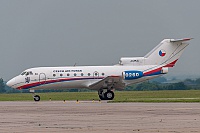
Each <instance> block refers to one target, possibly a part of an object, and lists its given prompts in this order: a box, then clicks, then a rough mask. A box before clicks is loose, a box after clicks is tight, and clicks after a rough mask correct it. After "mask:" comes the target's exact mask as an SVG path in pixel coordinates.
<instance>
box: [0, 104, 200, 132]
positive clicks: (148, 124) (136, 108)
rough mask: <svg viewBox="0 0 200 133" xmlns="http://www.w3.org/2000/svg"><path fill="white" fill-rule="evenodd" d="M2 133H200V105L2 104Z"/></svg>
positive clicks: (0, 124)
mask: <svg viewBox="0 0 200 133" xmlns="http://www.w3.org/2000/svg"><path fill="white" fill-rule="evenodd" d="M0 132H1V133H55V132H58V133H156V132H159V133H200V103H107V102H105V101H104V102H99V101H80V102H76V101H66V102H64V101H46V102H43V101H42V102H0Z"/></svg>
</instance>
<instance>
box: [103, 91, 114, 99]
mask: <svg viewBox="0 0 200 133" xmlns="http://www.w3.org/2000/svg"><path fill="white" fill-rule="evenodd" d="M104 97H105V98H106V100H113V98H114V97H115V94H114V92H113V91H110V90H108V91H107V92H106V93H105V94H104Z"/></svg>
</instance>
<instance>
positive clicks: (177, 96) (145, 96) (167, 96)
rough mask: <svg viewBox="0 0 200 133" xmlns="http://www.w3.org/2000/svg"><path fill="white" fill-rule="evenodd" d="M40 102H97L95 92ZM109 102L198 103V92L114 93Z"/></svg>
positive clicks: (15, 97) (22, 97) (21, 97)
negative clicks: (112, 98)
mask: <svg viewBox="0 0 200 133" xmlns="http://www.w3.org/2000/svg"><path fill="white" fill-rule="evenodd" d="M38 95H40V97H41V100H42V101H48V100H49V99H50V98H51V99H52V100H77V99H78V100H93V99H94V100H99V98H98V94H97V92H53V93H38ZM0 101H33V97H32V94H30V93H15V94H0ZM109 102H200V90H179V91H174V90H173V91H123V92H119V91H116V92H115V98H114V100H113V101H109Z"/></svg>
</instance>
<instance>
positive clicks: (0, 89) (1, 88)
mask: <svg viewBox="0 0 200 133" xmlns="http://www.w3.org/2000/svg"><path fill="white" fill-rule="evenodd" d="M3 92H6V90H5V84H4V82H3V79H2V78H0V93H3Z"/></svg>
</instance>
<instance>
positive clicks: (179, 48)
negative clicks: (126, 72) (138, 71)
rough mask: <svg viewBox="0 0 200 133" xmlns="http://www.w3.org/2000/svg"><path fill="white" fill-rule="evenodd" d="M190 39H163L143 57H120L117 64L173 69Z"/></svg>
mask: <svg viewBox="0 0 200 133" xmlns="http://www.w3.org/2000/svg"><path fill="white" fill-rule="evenodd" d="M191 39H192V38H184V39H164V40H163V41H162V42H160V44H158V45H157V46H156V47H155V48H154V49H152V50H151V51H150V52H149V53H148V54H146V55H145V56H144V57H122V58H121V59H120V62H119V64H120V65H129V66H130V65H133V66H140V65H157V66H161V67H173V66H174V65H175V63H176V62H177V60H178V59H179V58H180V56H181V55H182V53H183V51H184V49H185V48H186V47H187V46H188V43H186V41H189V40H191Z"/></svg>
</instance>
